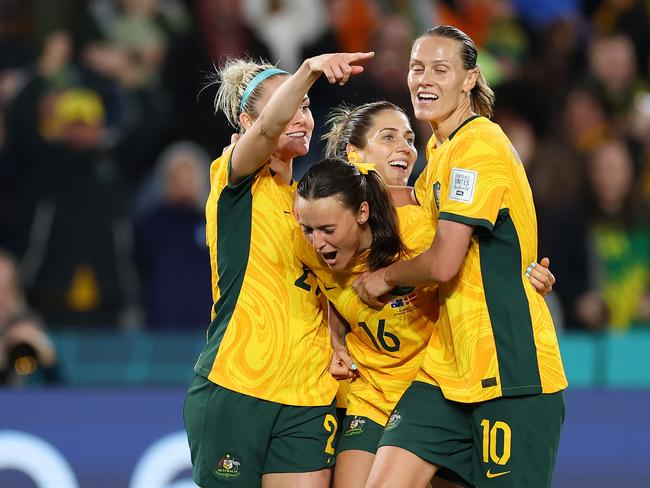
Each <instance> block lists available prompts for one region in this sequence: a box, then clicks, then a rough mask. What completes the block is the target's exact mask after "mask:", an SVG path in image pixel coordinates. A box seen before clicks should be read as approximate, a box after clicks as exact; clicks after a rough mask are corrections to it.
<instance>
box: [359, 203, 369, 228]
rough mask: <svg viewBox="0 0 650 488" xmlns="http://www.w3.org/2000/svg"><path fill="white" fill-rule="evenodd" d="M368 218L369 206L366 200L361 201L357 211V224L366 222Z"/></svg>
mask: <svg viewBox="0 0 650 488" xmlns="http://www.w3.org/2000/svg"><path fill="white" fill-rule="evenodd" d="M369 218H370V206H369V205H368V202H366V201H363V202H361V206H360V207H359V211H358V212H357V224H359V225H363V224H365V223H366V222H368V219H369Z"/></svg>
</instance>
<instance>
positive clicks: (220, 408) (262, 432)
mask: <svg viewBox="0 0 650 488" xmlns="http://www.w3.org/2000/svg"><path fill="white" fill-rule="evenodd" d="M280 407H281V405H279V404H275V403H272V402H267V401H264V400H260V399H257V398H253V397H249V396H246V395H242V394H239V393H236V392H234V391H232V390H228V389H226V388H223V387H221V386H218V385H215V384H214V383H212V382H211V381H209V380H207V379H206V378H203V377H201V376H197V377H195V379H194V381H193V382H192V385H191V386H190V389H189V391H188V394H187V397H186V400H185V406H184V412H183V417H184V421H185V428H186V430H187V435H188V440H189V444H190V452H191V457H192V475H193V478H194V481H195V482H196V483H197V484H198V485H199V486H201V487H203V488H211V487H214V486H233V487H246V488H249V487H252V486H259V485H260V480H261V476H262V468H263V466H264V462H265V459H266V446H267V445H268V442H269V438H270V435H271V431H272V427H273V424H274V421H275V417H276V416H277V413H278V411H279V409H280Z"/></svg>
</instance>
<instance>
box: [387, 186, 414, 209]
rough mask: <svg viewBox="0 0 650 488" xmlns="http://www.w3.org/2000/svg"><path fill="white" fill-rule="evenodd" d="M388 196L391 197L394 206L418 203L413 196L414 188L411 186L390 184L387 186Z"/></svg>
mask: <svg viewBox="0 0 650 488" xmlns="http://www.w3.org/2000/svg"><path fill="white" fill-rule="evenodd" d="M388 190H389V191H390V196H391V198H392V199H393V205H394V206H396V207H404V206H405V205H418V201H417V199H416V198H415V190H414V189H413V187H412V186H396V185H390V186H389V187H388Z"/></svg>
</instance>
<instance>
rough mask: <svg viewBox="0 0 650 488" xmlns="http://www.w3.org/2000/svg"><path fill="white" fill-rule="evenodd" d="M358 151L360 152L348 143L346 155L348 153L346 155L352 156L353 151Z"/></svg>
mask: <svg viewBox="0 0 650 488" xmlns="http://www.w3.org/2000/svg"><path fill="white" fill-rule="evenodd" d="M358 150H359V149H357V146H355V145H354V144H350V143H349V142H348V144H347V145H346V146H345V153H346V154H350V153H351V152H353V151H358Z"/></svg>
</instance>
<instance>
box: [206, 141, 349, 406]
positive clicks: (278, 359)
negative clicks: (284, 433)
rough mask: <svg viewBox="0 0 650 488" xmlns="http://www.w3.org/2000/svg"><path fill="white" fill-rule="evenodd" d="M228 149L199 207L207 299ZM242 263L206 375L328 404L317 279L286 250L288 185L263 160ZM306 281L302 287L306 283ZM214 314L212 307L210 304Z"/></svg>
mask: <svg viewBox="0 0 650 488" xmlns="http://www.w3.org/2000/svg"><path fill="white" fill-rule="evenodd" d="M229 156H230V154H227V155H225V156H223V157H221V158H219V159H217V160H216V161H215V162H214V163H213V164H212V167H211V172H210V173H211V176H210V178H211V191H210V196H209V198H208V203H207V206H206V218H207V234H206V236H207V243H208V246H209V248H210V260H211V266H212V287H213V298H214V300H215V303H216V301H217V300H218V299H219V298H220V296H221V293H222V290H220V289H219V276H218V264H217V263H218V262H219V259H220V258H221V259H227V256H225V257H221V256H219V255H218V249H217V239H218V235H219V233H220V232H225V233H227V232H229V231H230V229H228V228H218V225H217V222H216V217H217V203H218V201H219V195H220V194H221V192H222V191H223V190H224V188H225V187H226V186H227V178H228V158H229ZM251 192H252V225H251V236H250V249H245V243H242V252H249V256H248V264H247V267H246V270H245V276H244V280H243V283H242V286H241V291H240V292H239V297H238V299H237V302H236V305H235V308H234V312H233V314H232V317H231V319H230V322H229V323H228V325H227V329H226V332H225V334H224V336H223V339H222V341H221V344H220V346H219V349H218V353H217V354H216V357H215V358H214V362H213V363H212V366H211V368H210V370H209V371H207V377H208V379H210V380H211V381H213V382H214V383H216V384H219V385H221V386H224V387H226V388H229V389H231V390H234V391H237V392H239V393H243V394H246V395H250V396H253V397H256V398H261V399H264V400H269V401H274V402H277V403H282V404H288V405H303V406H312V405H328V404H330V403H331V402H332V400H333V399H334V396H335V394H336V390H337V386H338V385H337V382H336V381H335V380H334V379H333V378H332V377H331V376H330V374H329V372H328V365H329V360H330V356H331V351H330V346H329V336H328V333H327V327H326V325H325V324H324V323H323V316H322V312H321V308H320V303H319V301H318V298H317V296H316V291H317V283H316V280H315V279H314V278H313V277H309V276H306V275H305V276H304V279H303V280H302V281H301V284H302V287H299V286H297V285H296V281H297V280H300V279H301V277H303V274H304V271H303V269H302V268H303V267H302V264H301V263H300V262H299V261H298V259H297V258H296V257H295V256H294V254H293V252H292V244H291V243H292V238H293V232H294V230H295V229H296V228H297V223H296V222H295V219H294V218H293V214H292V205H293V189H292V188H291V187H290V186H288V185H286V184H285V183H284V182H282V180H281V179H280V178H279V177H277V176H273V175H272V174H271V172H270V170H269V168H268V166H265V167H264V168H263V169H262V170H261V171H260V172H259V173H258V174H257V175H256V176H255V177H254V180H253V183H252V187H251ZM305 287H306V288H309V289H308V290H307V289H305ZM213 314H214V308H213Z"/></svg>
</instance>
